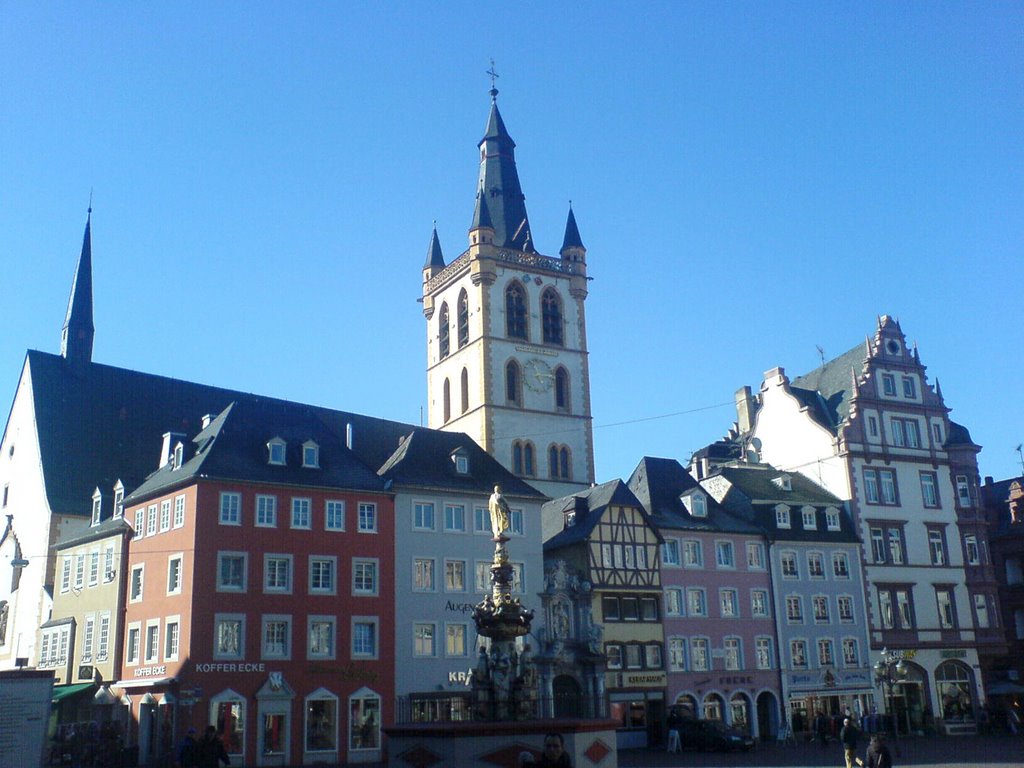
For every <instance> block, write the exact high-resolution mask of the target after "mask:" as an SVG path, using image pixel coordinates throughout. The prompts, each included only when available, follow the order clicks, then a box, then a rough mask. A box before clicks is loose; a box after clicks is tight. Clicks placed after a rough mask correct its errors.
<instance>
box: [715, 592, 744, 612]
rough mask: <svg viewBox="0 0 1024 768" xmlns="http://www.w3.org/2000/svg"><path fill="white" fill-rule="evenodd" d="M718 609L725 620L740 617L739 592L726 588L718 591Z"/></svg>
mask: <svg viewBox="0 0 1024 768" xmlns="http://www.w3.org/2000/svg"><path fill="white" fill-rule="evenodd" d="M718 608H719V612H720V614H721V617H722V618H723V619H738V618H739V617H740V596H739V593H738V592H737V590H735V589H733V588H732V587H726V588H723V589H719V590H718Z"/></svg>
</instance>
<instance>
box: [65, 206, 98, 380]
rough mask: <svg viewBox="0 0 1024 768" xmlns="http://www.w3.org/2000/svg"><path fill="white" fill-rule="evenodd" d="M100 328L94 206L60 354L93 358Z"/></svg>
mask: <svg viewBox="0 0 1024 768" xmlns="http://www.w3.org/2000/svg"><path fill="white" fill-rule="evenodd" d="M95 335H96V329H95V326H94V325H93V321H92V206H91V205H90V206H89V213H88V216H87V217H86V220H85V235H84V237H83V238H82V253H81V254H80V255H79V257H78V265H77V266H76V267H75V277H74V280H73V281H72V283H71V296H70V298H69V299H68V311H67V314H66V315H65V317H64V328H63V330H62V331H61V335H60V356H61V357H63V358H66V359H68V360H72V361H74V362H81V363H89V362H92V345H93V340H94V338H95Z"/></svg>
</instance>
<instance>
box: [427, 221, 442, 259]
mask: <svg viewBox="0 0 1024 768" xmlns="http://www.w3.org/2000/svg"><path fill="white" fill-rule="evenodd" d="M423 268H424V269H432V268H437V269H444V254H443V253H441V241H440V240H439V239H438V237H437V222H436V221H435V222H434V231H433V233H432V234H431V235H430V245H429V246H428V248H427V261H426V263H425V264H424V265H423Z"/></svg>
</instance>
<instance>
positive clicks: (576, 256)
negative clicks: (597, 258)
mask: <svg viewBox="0 0 1024 768" xmlns="http://www.w3.org/2000/svg"><path fill="white" fill-rule="evenodd" d="M559 253H560V254H561V255H562V258H563V259H565V260H566V261H573V262H584V261H586V258H587V249H586V247H585V246H584V245H583V238H581V237H580V228H579V227H578V226H576V214H575V213H573V210H572V201H571V200H570V201H569V215H568V216H567V217H566V219H565V237H563V238H562V248H561V250H559Z"/></svg>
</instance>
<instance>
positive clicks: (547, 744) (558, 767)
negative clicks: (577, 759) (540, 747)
mask: <svg viewBox="0 0 1024 768" xmlns="http://www.w3.org/2000/svg"><path fill="white" fill-rule="evenodd" d="M536 765H539V766H540V767H541V768H572V760H570V759H569V755H567V754H566V752H565V740H564V739H563V738H562V734H560V733H549V734H548V735H547V736H545V737H544V754H542V755H541V756H540V760H538V761H537V762H536Z"/></svg>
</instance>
